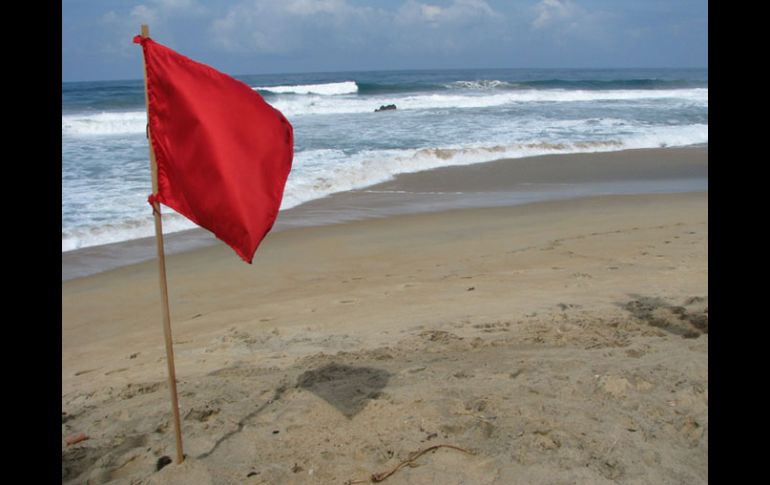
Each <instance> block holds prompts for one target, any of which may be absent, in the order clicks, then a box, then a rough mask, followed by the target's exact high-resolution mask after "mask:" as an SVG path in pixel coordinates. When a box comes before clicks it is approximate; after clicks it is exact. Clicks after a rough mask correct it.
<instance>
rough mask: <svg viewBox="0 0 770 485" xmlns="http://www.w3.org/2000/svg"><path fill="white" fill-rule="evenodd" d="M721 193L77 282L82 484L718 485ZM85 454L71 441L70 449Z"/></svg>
mask: <svg viewBox="0 0 770 485" xmlns="http://www.w3.org/2000/svg"><path fill="white" fill-rule="evenodd" d="M707 221H708V194H707V193H706V192H700V193H684V194H657V195H618V196H599V197H589V198H582V199H575V200H567V201H555V202H543V203H535V204H528V205H520V206H513V207H496V208H486V209H463V210H456V211H446V212H439V213H431V214H419V215H401V216H392V217H388V218H384V219H378V220H367V221H357V222H350V223H346V224H338V225H330V226H323V227H310V228H307V227H305V228H295V229H288V230H283V231H280V232H275V233H272V234H270V235H269V236H268V238H267V239H266V240H265V242H264V243H263V245H262V247H261V248H260V250H259V251H258V253H257V256H256V258H255V260H254V264H253V265H251V266H249V265H246V264H244V263H242V262H241V261H240V260H239V258H238V257H237V256H235V255H234V253H233V252H232V251H231V250H230V249H229V248H227V247H224V246H222V245H219V246H216V247H210V248H204V249H198V250H195V251H191V252H186V253H180V254H176V255H173V256H171V257H170V258H169V260H168V275H169V287H170V298H171V314H172V322H173V332H174V341H175V344H174V348H175V356H176V364H177V377H178V387H179V396H180V407H181V414H182V417H183V434H184V440H185V453H186V454H187V457H188V458H187V460H186V461H185V462H184V463H183V464H182V465H176V464H171V465H168V466H166V467H165V468H163V469H162V470H161V471H159V472H156V471H155V470H156V463H157V461H158V459H159V458H160V457H162V456H164V455H168V456H171V457H173V456H174V455H175V448H174V438H173V428H172V425H171V419H170V404H169V394H168V388H167V381H166V366H165V357H164V347H163V337H162V328H161V323H160V317H159V315H160V309H159V302H158V282H157V270H156V264H155V262H152V261H151V262H146V263H142V264H138V265H133V266H128V267H123V268H118V269H115V270H111V271H108V272H105V273H101V274H97V275H92V276H88V277H84V278H78V279H74V280H71V281H66V282H63V283H62V299H63V302H62V317H63V319H62V481H63V482H64V483H92V484H95V483H108V482H109V483H116V484H118V483H119V484H129V483H131V484H133V483H215V484H220V483H221V484H230V483H233V484H235V483H247V484H250V483H265V484H291V483H320V484H326V483H329V484H332V483H338V484H342V483H344V482H345V481H348V480H363V479H366V478H367V477H369V476H370V475H371V474H373V473H376V472H384V471H387V470H389V469H392V468H393V467H395V466H396V465H398V464H399V463H400V462H401V461H403V460H405V459H407V458H408V457H409V456H410V453H412V452H415V451H417V450H420V449H423V448H426V447H428V446H431V445H437V444H450V445H454V446H458V447H461V448H463V449H467V450H469V451H471V452H472V454H466V453H463V452H460V451H457V450H455V449H451V448H440V449H437V450H435V451H432V452H429V453H426V454H425V455H423V456H421V457H420V458H418V459H417V460H416V461H415V463H414V465H415V466H411V467H404V468H403V469H401V470H400V471H398V472H396V473H395V474H394V475H393V476H391V477H390V478H388V479H387V480H386V482H385V483H394V484H532V483H548V484H568V483H569V484H574V483H581V484H583V483H585V484H589V483H590V484H601V483H624V484H625V483H628V484H634V483H639V484H642V483H644V484H647V483H649V484H674V483H676V484H679V483H688V484H692V483H706V482H707V481H708V264H707V252H708V222H707ZM79 432H84V433H86V434H87V435H88V437H89V439H87V440H85V441H81V442H79V443H77V444H73V445H67V444H66V443H65V437H66V436H69V435H72V434H75V433H79Z"/></svg>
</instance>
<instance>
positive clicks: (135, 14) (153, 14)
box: [130, 5, 158, 25]
mask: <svg viewBox="0 0 770 485" xmlns="http://www.w3.org/2000/svg"><path fill="white" fill-rule="evenodd" d="M130 15H131V20H132V21H133V22H134V23H135V24H136V23H140V24H149V25H155V24H157V23H158V11H157V10H156V9H154V8H150V7H148V6H146V5H137V6H136V7H134V8H132V9H131V14H130Z"/></svg>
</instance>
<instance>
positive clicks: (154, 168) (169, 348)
mask: <svg viewBox="0 0 770 485" xmlns="http://www.w3.org/2000/svg"><path fill="white" fill-rule="evenodd" d="M141 36H142V37H149V36H150V28H149V27H148V26H147V25H144V24H142V30H141ZM142 59H143V63H144V101H145V106H146V108H147V120H148V123H149V119H150V104H149V99H148V95H147V64H146V60H145V59H144V56H142ZM147 141H148V143H149V145H150V170H151V172H152V193H153V195H157V194H158V165H157V163H156V161H155V150H153V148H152V133H151V132H150V128H149V124H148V127H147ZM152 212H153V216H154V218H155V242H156V245H157V248H158V272H159V276H160V300H161V307H162V310H163V335H164V337H165V340H166V363H167V365H168V387H169V390H170V391H171V409H172V411H173V414H174V432H175V433H176V462H177V463H182V462H183V461H184V452H183V450H182V426H181V420H180V418H179V400H178V398H177V393H176V371H175V370H174V347H173V342H172V339H171V317H170V315H169V311H168V285H167V284H166V256H165V253H164V251H163V225H162V223H161V217H160V203H159V202H158V201H157V200H153V202H152Z"/></svg>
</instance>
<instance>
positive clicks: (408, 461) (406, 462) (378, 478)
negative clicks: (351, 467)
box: [345, 444, 475, 485]
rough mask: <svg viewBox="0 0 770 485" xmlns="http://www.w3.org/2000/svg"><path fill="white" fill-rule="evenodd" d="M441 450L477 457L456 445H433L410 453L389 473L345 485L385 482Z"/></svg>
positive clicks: (352, 481)
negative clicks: (416, 461)
mask: <svg viewBox="0 0 770 485" xmlns="http://www.w3.org/2000/svg"><path fill="white" fill-rule="evenodd" d="M439 448H452V449H453V450H457V451H462V452H463V453H467V454H469V455H475V453H474V452H472V451H468V450H466V449H464V448H460V447H459V446H455V445H444V444H442V445H433V446H429V447H427V448H424V449H422V450H419V451H415V452H414V453H410V454H409V458H407V459H406V460H403V461H402V462H401V463H399V464H398V465H396V466H395V467H394V468H393V469H391V470H389V471H386V472H381V473H373V474H372V476H370V477H369V478H368V479H364V480H352V479H351V480H348V481H346V482H345V485H353V484H355V483H379V482H382V481H385V480H386V479H387V478H388V477H390V476H391V475H393V474H394V473H396V472H397V471H399V470H400V469H402V468H404V467H405V466H416V465H415V464H414V461H415V460H416V459H417V458H419V457H421V456H422V455H424V454H425V453H427V452H429V451H435V450H437V449H439Z"/></svg>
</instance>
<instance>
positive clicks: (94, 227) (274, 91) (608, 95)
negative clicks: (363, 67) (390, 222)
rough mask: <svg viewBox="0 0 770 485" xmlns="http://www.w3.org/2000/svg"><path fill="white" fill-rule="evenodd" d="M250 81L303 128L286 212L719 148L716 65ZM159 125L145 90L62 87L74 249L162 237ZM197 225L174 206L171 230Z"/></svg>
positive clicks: (66, 218)
mask: <svg viewBox="0 0 770 485" xmlns="http://www.w3.org/2000/svg"><path fill="white" fill-rule="evenodd" d="M236 77H237V78H238V79H240V80H241V81H243V82H245V83H246V84H248V85H249V86H251V87H252V88H254V89H255V90H256V91H258V92H259V93H260V94H261V95H262V96H263V97H264V98H265V100H266V101H267V102H268V103H270V104H272V105H273V106H274V107H276V108H277V109H279V110H280V111H281V112H282V113H283V114H284V115H285V116H286V117H287V118H288V119H289V121H290V122H291V123H292V125H293V126H294V134H295V156H294V164H293V168H292V172H291V174H290V176H289V180H288V182H287V186H286V190H285V193H284V200H283V205H282V209H287V208H290V207H295V206H297V205H299V204H301V203H303V202H306V201H310V200H313V199H318V198H321V197H325V196H327V195H329V194H332V193H335V192H340V191H345V190H351V189H357V188H363V187H366V186H369V185H372V184H375V183H379V182H384V181H386V180H389V179H391V178H392V177H393V176H395V175H397V174H399V173H406V172H415V171H420V170H426V169H430V168H436V167H440V166H449V165H467V164H474V163H482V162H486V161H491V160H496V159H500V158H519V157H525V156H534V155H545V154H558V153H577V152H597V151H612V150H625V149H630V148H655V147H674V146H687V145H695V144H704V143H708V70H706V69H620V70H618V69H606V70H578V69H490V70H478V69H476V70H440V71H438V70H437V71H384V72H339V73H321V74H319V73H315V74H285V75H259V76H236ZM388 104H395V105H396V106H397V109H396V110H394V111H384V112H374V110H375V109H377V108H379V107H380V106H382V105H388ZM146 121H147V120H146V114H145V107H144V91H143V82H142V80H134V81H110V82H78V83H63V84H62V252H64V251H71V250H74V249H78V248H82V247H89V246H96V245H102V244H107V243H113V242H119V241H127V240H132V239H138V238H142V237H147V236H151V235H153V234H154V228H153V221H152V217H151V210H150V208H149V206H148V204H147V196H148V195H149V193H150V190H151V189H150V170H149V162H148V147H147V139H146V138H145V125H146ZM193 227H195V226H194V225H193V224H192V223H191V222H189V221H187V219H185V218H183V217H182V216H179V215H177V214H175V213H173V211H171V210H170V209H167V208H166V209H165V211H164V231H165V232H176V231H180V230H185V229H190V228H193Z"/></svg>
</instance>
